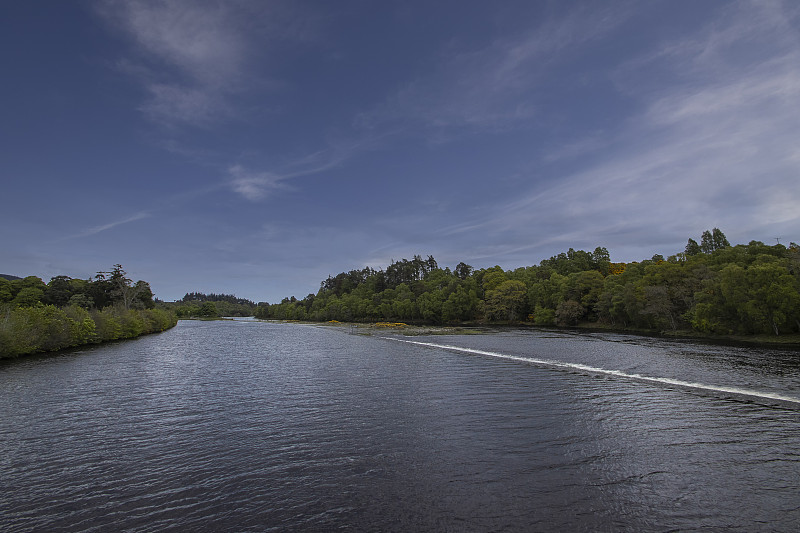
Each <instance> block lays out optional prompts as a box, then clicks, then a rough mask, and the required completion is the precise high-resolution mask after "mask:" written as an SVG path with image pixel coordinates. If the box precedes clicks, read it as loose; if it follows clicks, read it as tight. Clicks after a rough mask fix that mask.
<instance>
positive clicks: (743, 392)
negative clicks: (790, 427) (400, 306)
mask: <svg viewBox="0 0 800 533" xmlns="http://www.w3.org/2000/svg"><path fill="white" fill-rule="evenodd" d="M380 338H381V339H385V340H390V341H396V342H405V343H408V344H417V345H419V346H427V347H429V348H439V349H442V350H448V351H451V352H461V353H468V354H474V355H486V356H489V357H497V358H499V359H509V360H511V361H520V362H523V363H528V364H534V365H539V366H544V367H550V368H557V369H566V370H580V371H583V372H589V373H592V374H605V375H607V376H614V377H619V378H624V379H630V380H634V381H641V382H646V383H657V384H659V385H673V386H676V387H681V388H686V389H694V390H701V391H706V392H721V393H725V394H732V395H735V396H742V397H748V398H756V399H760V400H774V401H777V402H781V403H782V404H784V405H785V406H787V407H791V408H793V409H797V408H800V398H795V397H794V396H784V395H782V394H775V393H772V392H762V391H756V390H752V389H741V388H739V387H726V386H724V385H706V384H705V383H693V382H690V381H682V380H680V379H672V378H656V377H652V376H643V375H641V374H630V373H628V372H623V371H621V370H608V369H605V368H599V367H594V366H589V365H583V364H580V363H564V362H561V361H551V360H548V359H536V358H533V357H522V356H519V355H508V354H503V353H498V352H488V351H486V350H476V349H474V348H462V347H460V346H451V345H449V344H436V343H434V342H421V341H412V340H407V339H398V338H394V337H380Z"/></svg>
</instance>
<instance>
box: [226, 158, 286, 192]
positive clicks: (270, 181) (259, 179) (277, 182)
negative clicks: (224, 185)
mask: <svg viewBox="0 0 800 533" xmlns="http://www.w3.org/2000/svg"><path fill="white" fill-rule="evenodd" d="M228 173H229V175H230V184H231V188H232V189H233V191H234V192H236V193H238V194H241V195H242V196H244V197H245V198H246V199H248V200H251V201H256V200H261V199H262V198H264V197H266V196H267V195H268V194H269V193H270V192H271V191H273V190H276V189H281V188H286V187H287V186H286V185H285V184H284V183H282V181H283V180H285V179H286V177H285V176H278V175H275V174H272V173H270V172H254V171H252V170H248V169H246V168H244V167H242V166H241V165H234V166H232V167H230V168H229V169H228Z"/></svg>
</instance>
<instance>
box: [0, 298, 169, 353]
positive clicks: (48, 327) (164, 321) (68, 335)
mask: <svg viewBox="0 0 800 533" xmlns="http://www.w3.org/2000/svg"><path fill="white" fill-rule="evenodd" d="M175 324H177V318H176V317H175V314H174V313H169V312H167V311H164V310H161V309H125V308H124V307H121V306H117V307H106V308H104V309H91V310H86V309H84V308H82V307H78V306H74V305H73V306H66V307H63V308H59V307H56V306H54V305H40V306H36V307H11V306H6V307H4V308H0V359H8V358H14V357H19V356H22V355H28V354H34V353H41V352H52V351H57V350H63V349H65V348H72V347H75V346H81V345H86V344H97V343H101V342H108V341H114V340H119V339H132V338H135V337H139V336H140V335H145V334H148V333H157V332H159V331H164V330H166V329H169V328H171V327H173V326H175Z"/></svg>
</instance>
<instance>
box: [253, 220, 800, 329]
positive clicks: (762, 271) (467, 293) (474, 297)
mask: <svg viewBox="0 0 800 533" xmlns="http://www.w3.org/2000/svg"><path fill="white" fill-rule="evenodd" d="M255 316H256V317H257V318H264V319H283V320H309V321H330V320H337V321H353V322H376V321H388V322H398V321H403V322H416V323H427V324H457V323H530V324H535V325H540V326H553V325H558V326H576V325H584V326H586V325H588V326H594V327H606V328H614V329H620V330H636V331H651V332H665V333H672V334H678V333H687V334H709V335H769V336H771V337H773V338H775V336H779V335H781V336H783V337H787V334H788V337H789V338H790V339H792V340H793V342H796V341H797V339H798V338H800V337H798V335H797V334H798V333H800V247H798V245H797V244H795V243H791V244H790V245H789V246H788V247H786V246H784V245H781V244H776V245H773V246H770V245H766V244H764V243H763V242H759V241H751V242H750V243H749V244H746V245H741V244H740V245H736V246H731V245H730V243H729V242H728V240H727V238H726V237H725V235H724V234H723V233H722V231H720V230H719V229H718V228H714V229H713V230H711V231H705V232H703V234H702V237H701V242H700V243H698V242H697V241H695V240H694V239H689V240H688V243H687V245H686V247H685V249H684V250H683V251H682V252H680V253H677V254H675V255H671V256H669V257H668V258H666V259H665V258H664V257H663V256H661V255H654V256H653V257H652V258H650V259H646V260H644V261H640V262H631V263H614V262H611V260H610V257H609V253H608V250H606V249H605V248H602V247H598V248H595V250H594V251H593V252H585V251H582V250H577V251H576V250H573V249H571V248H570V249H569V251H568V252H566V253H561V254H559V255H557V256H553V257H551V258H549V259H545V260H543V261H541V263H539V265H536V266H529V267H522V268H517V269H515V270H503V269H502V268H501V267H500V266H495V267H492V268H486V269H480V270H475V269H473V268H472V267H471V266H469V265H467V264H465V263H463V262H462V263H459V264H458V265H457V266H456V267H455V269H454V270H450V269H449V268H444V269H442V268H439V266H438V264H437V262H436V260H435V259H434V258H433V257H432V256H428V258H427V259H423V258H422V257H420V256H414V258H413V259H412V260H406V259H403V260H401V261H396V262H392V264H390V265H389V266H388V267H387V268H386V270H374V269H372V268H369V267H367V268H364V269H363V270H351V271H350V272H342V273H341V274H338V275H336V276H332V277H328V279H326V280H325V281H323V282H322V283H321V287H320V290H319V291H318V292H317V293H316V294H309V295H308V296H306V297H305V298H303V299H301V300H298V299H297V298H295V297H290V298H285V299H284V300H283V301H282V302H280V303H278V304H273V305H269V304H259V305H258V307H257V308H256V311H255Z"/></svg>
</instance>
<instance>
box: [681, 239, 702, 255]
mask: <svg viewBox="0 0 800 533" xmlns="http://www.w3.org/2000/svg"><path fill="white" fill-rule="evenodd" d="M683 253H684V254H686V256H687V257H689V256H692V255H697V254H701V253H703V249H702V248H701V247H700V245H699V244H697V241H696V240H694V239H689V242H687V243H686V248H684V250H683Z"/></svg>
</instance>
